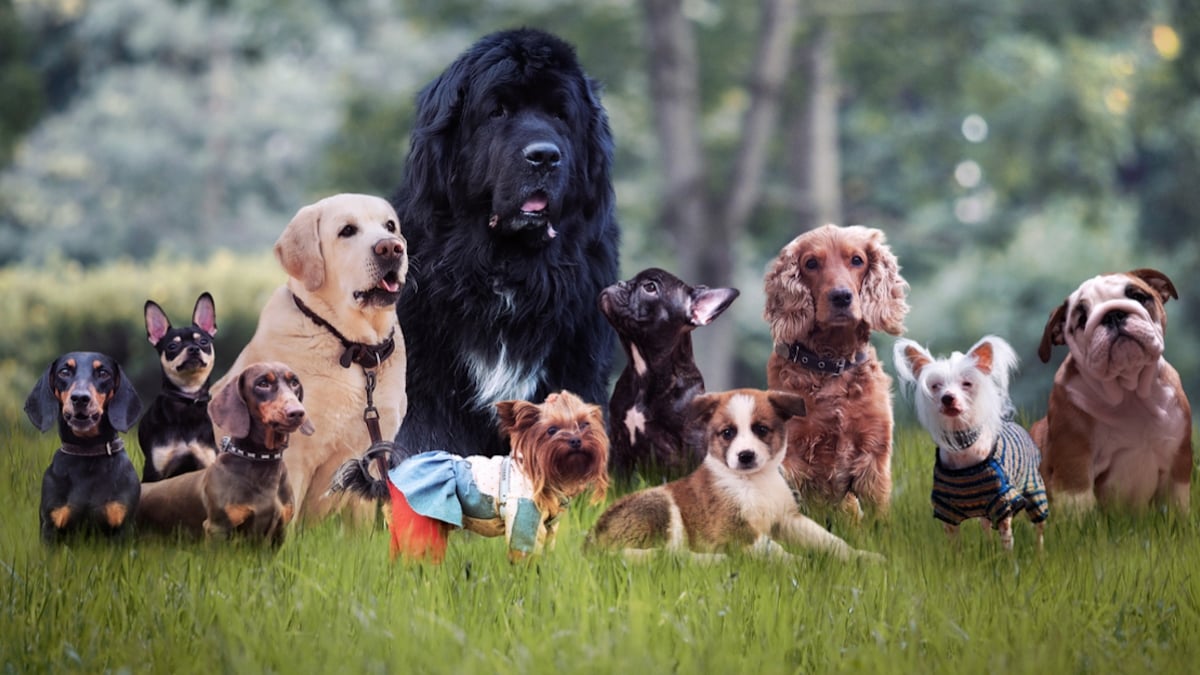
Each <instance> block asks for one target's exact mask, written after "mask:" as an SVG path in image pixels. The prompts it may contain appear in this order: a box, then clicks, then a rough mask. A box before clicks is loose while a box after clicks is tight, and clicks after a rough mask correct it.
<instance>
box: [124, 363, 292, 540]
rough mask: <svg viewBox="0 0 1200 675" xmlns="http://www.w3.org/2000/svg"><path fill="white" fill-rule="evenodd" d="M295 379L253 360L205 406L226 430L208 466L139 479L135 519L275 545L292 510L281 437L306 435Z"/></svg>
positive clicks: (151, 524) (161, 527) (167, 527)
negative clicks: (157, 478) (154, 479)
mask: <svg viewBox="0 0 1200 675" xmlns="http://www.w3.org/2000/svg"><path fill="white" fill-rule="evenodd" d="M303 398H304V389H303V388H302V387H301V385H300V379H299V378H298V377H297V376H296V374H295V373H294V372H292V370H291V369H290V368H289V367H288V366H286V365H285V364H282V363H272V362H269V363H255V364H251V365H249V366H247V367H246V369H245V370H243V371H242V372H241V373H240V374H239V375H238V376H237V379H236V380H235V381H234V382H232V383H231V384H230V386H227V387H225V388H224V389H222V390H221V392H220V393H219V394H218V395H217V397H216V398H214V399H213V400H212V402H210V403H209V404H208V414H209V415H210V416H211V417H212V420H213V422H215V423H216V424H218V425H220V427H221V428H222V429H226V430H228V431H229V433H230V435H231V436H230V437H226V438H224V439H222V442H221V444H220V445H221V454H219V455H218V456H217V459H216V461H215V462H213V463H212V464H211V465H210V466H209V467H208V468H206V469H204V470H203V471H194V472H191V473H185V474H181V475H179V476H175V477H173V478H168V479H166V480H163V481H158V482H154V483H145V484H143V485H142V501H141V505H140V507H139V508H138V519H137V520H138V524H139V525H140V526H142V527H146V528H148V529H152V530H158V531H162V532H171V531H174V530H177V529H178V530H184V531H187V532H190V533H193V534H197V535H198V534H201V533H203V534H204V535H206V536H207V537H208V538H223V537H227V536H229V535H230V534H232V533H238V534H241V535H244V536H246V537H248V538H251V539H260V540H265V541H268V542H270V543H272V544H274V545H279V544H281V543H283V538H284V533H285V531H286V527H287V524H288V522H290V521H291V519H292V515H293V514H294V513H295V503H294V500H293V498H292V490H291V486H290V485H289V484H288V479H287V467H286V466H285V465H284V463H283V452H284V450H285V449H286V448H287V446H288V435H289V434H291V433H293V432H295V431H299V432H300V433H303V434H306V435H311V434H312V433H313V425H312V423H311V422H309V421H308V416H307V414H306V413H305V410H304V405H303V404H302V403H301V401H302V400H303Z"/></svg>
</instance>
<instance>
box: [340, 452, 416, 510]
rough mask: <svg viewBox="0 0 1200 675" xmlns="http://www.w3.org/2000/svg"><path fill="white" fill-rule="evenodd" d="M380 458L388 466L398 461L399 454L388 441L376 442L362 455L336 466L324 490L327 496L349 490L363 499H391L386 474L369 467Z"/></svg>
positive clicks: (380, 500) (384, 500)
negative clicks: (373, 470) (379, 473)
mask: <svg viewBox="0 0 1200 675" xmlns="http://www.w3.org/2000/svg"><path fill="white" fill-rule="evenodd" d="M379 459H382V460H384V461H385V462H386V463H387V466H388V467H389V468H391V467H394V466H396V465H397V464H399V462H400V456H399V454H398V453H397V452H396V450H395V448H393V447H392V445H391V444H390V443H383V442H381V443H376V444H375V445H373V446H371V449H370V450H367V451H366V453H364V454H363V456H362V457H359V458H357V459H351V460H349V461H347V462H346V463H345V464H343V465H341V466H340V467H338V470H337V471H336V472H335V473H334V474H333V479H332V480H330V481H329V489H328V490H326V491H325V496H326V497H328V496H330V495H332V494H333V493H335V492H349V493H351V494H355V495H358V496H359V497H362V498H364V499H373V500H375V501H379V502H386V501H388V500H389V499H391V497H390V495H389V494H388V479H387V476H386V475H377V474H378V472H372V470H371V467H372V465H373V463H375V462H376V461H377V460H379Z"/></svg>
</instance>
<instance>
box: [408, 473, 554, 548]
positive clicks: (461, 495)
mask: <svg viewBox="0 0 1200 675" xmlns="http://www.w3.org/2000/svg"><path fill="white" fill-rule="evenodd" d="M388 482H389V483H391V485H392V486H393V487H395V488H396V490H397V491H398V492H399V493H400V494H401V495H403V497H404V499H405V500H406V501H407V502H408V506H409V508H411V510H412V511H414V512H415V513H416V514H417V515H419V516H423V517H425V518H432V519H433V520H436V521H439V522H442V523H446V524H448V525H453V526H454V527H459V528H461V527H463V526H464V524H465V522H466V519H471V520H474V521H483V522H484V523H485V524H486V525H489V526H491V527H490V528H489V529H493V528H494V529H495V530H496V531H497V532H504V533H506V534H507V535H508V546H509V548H510V549H512V550H514V551H520V552H522V553H532V552H533V551H534V549H535V548H536V545H537V534H538V528H539V527H540V526H541V524H542V515H541V513H539V512H538V509H537V506H535V505H534V503H533V483H532V482H530V480H529V479H528V478H527V477H526V476H525V474H524V473H523V472H521V471H520V470H519V469H518V470H516V471H514V470H513V460H512V458H511V457H482V456H478V455H476V456H471V457H459V456H457V455H452V454H450V453H449V452H445V451H443V450H435V451H432V452H422V453H419V454H416V455H413V456H412V457H409V458H408V459H406V460H404V461H403V462H401V463H400V464H399V465H397V466H396V467H395V468H393V469H391V470H390V471H389V472H388Z"/></svg>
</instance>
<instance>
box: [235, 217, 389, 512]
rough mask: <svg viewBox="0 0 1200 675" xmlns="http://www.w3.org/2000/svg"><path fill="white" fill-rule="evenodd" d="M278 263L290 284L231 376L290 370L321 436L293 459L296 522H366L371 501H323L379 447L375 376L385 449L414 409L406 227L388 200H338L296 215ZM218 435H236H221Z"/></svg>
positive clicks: (265, 313)
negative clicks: (406, 328)
mask: <svg viewBox="0 0 1200 675" xmlns="http://www.w3.org/2000/svg"><path fill="white" fill-rule="evenodd" d="M275 257H276V258H277V259H278V260H279V262H280V264H281V265H283V269H284V270H285V271H287V273H288V277H289V278H288V281H287V284H286V285H284V286H282V287H280V288H279V289H278V290H276V291H275V293H274V294H272V296H271V298H270V300H268V301H267V304H266V306H265V307H264V308H263V310H262V313H261V314H260V315H259V317H258V328H257V330H256V331H255V333H254V337H253V338H251V339H250V343H249V344H247V345H246V347H245V349H243V350H242V353H241V354H240V355H239V356H238V357H237V360H236V361H235V362H234V363H233V365H232V366H230V368H229V372H230V373H240V372H241V371H242V370H243V369H244V368H245V366H246V365H247V364H251V363H256V362H259V361H282V362H284V363H286V364H288V365H289V366H290V367H291V368H292V370H294V371H295V372H296V374H297V375H298V376H299V378H300V381H301V382H303V383H304V389H305V394H306V398H305V401H304V407H305V408H306V409H307V410H308V416H309V418H311V420H312V422H313V425H314V426H315V427H316V433H314V434H313V435H312V436H293V437H292V439H291V443H292V447H291V448H290V449H289V450H288V451H287V452H286V453H285V454H284V461H285V463H286V465H287V474H288V478H289V481H290V482H291V487H292V494H293V495H294V496H295V503H296V511H297V513H296V515H297V518H298V519H302V520H307V521H309V522H312V521H315V520H318V519H321V518H323V517H325V516H326V515H328V514H329V513H331V512H333V511H336V510H340V509H341V508H342V507H344V506H347V507H348V508H351V509H352V510H353V515H354V516H355V519H356V520H362V519H364V518H366V517H368V516H369V514H371V513H372V509H373V508H374V505H373V503H372V502H368V501H364V500H359V499H357V498H348V497H345V496H336V497H335V496H330V497H324V494H325V490H326V488H327V487H329V482H330V479H331V478H332V476H333V474H334V472H335V471H336V470H337V468H338V467H339V466H341V465H342V463H343V462H345V461H346V460H348V459H351V458H354V457H358V456H360V455H361V454H362V453H363V452H365V451H366V450H367V448H368V447H370V445H371V436H370V434H369V432H368V427H367V423H366V422H365V421H364V418H363V414H364V411H365V410H366V409H367V395H368V394H367V385H368V375H369V374H370V375H373V377H374V379H375V389H374V391H373V392H372V394H371V398H372V399H373V403H374V407H375V408H376V410H377V411H378V424H379V432H380V435H381V436H382V438H383V439H384V440H388V441H390V440H392V438H393V437H395V435H396V431H397V430H398V429H399V428H400V422H401V421H402V420H403V419H404V414H405V412H406V410H407V407H408V399H407V397H406V395H405V352H404V336H403V334H402V333H401V332H400V326H399V324H398V322H397V320H396V301H397V300H398V299H399V297H400V291H401V290H402V289H403V286H404V279H405V276H406V274H407V273H408V253H407V251H406V245H405V240H404V237H402V236H401V234H400V223H399V221H398V219H397V217H396V212H395V211H394V210H393V209H392V207H391V205H390V204H388V202H387V201H386V200H384V199H380V198H379V197H372V196H368V195H357V194H339V195H334V196H332V197H327V198H325V199H322V200H321V201H319V202H317V203H315V204H310V205H309V206H305V207H304V208H302V209H300V211H299V212H297V213H296V216H295V217H294V218H292V222H290V223H288V226H287V229H285V230H284V232H283V234H282V235H280V237H279V240H278V241H277V242H275ZM229 382H230V376H229V375H226V376H225V377H223V378H221V379H220V380H219V381H217V383H216V384H215V385H213V387H212V395H213V398H216V397H217V396H218V395H219V394H220V392H221V390H222V389H223V388H224V387H225V386H226V385H227V384H228V383H229ZM216 432H217V437H218V438H220V437H221V436H223V435H228V432H226V431H224V430H222V429H221V428H220V427H219V426H218V427H216ZM347 500H350V501H349V504H348V503H347Z"/></svg>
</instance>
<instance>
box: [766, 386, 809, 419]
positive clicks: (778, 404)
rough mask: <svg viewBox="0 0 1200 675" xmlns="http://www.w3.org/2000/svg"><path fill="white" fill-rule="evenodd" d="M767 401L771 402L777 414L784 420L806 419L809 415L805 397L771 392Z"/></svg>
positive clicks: (782, 392)
mask: <svg viewBox="0 0 1200 675" xmlns="http://www.w3.org/2000/svg"><path fill="white" fill-rule="evenodd" d="M767 400H768V401H770V402H771V407H772V408H774V409H775V414H777V415H779V418H780V419H782V420H790V419H791V418H793V417H804V416H805V415H807V414H808V406H807V405H805V403H804V397H803V396H801V395H799V394H793V393H791V392H788V391H769V392H767Z"/></svg>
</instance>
